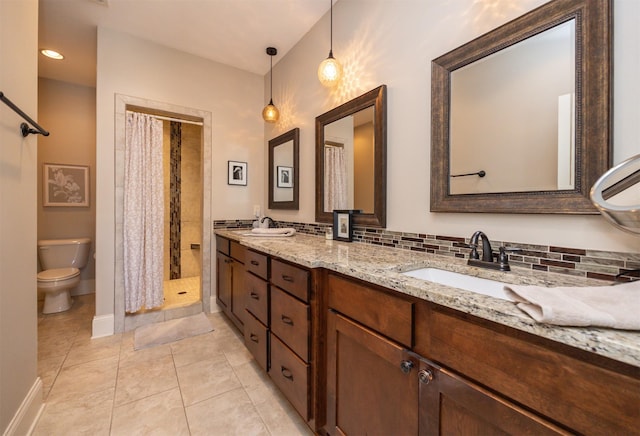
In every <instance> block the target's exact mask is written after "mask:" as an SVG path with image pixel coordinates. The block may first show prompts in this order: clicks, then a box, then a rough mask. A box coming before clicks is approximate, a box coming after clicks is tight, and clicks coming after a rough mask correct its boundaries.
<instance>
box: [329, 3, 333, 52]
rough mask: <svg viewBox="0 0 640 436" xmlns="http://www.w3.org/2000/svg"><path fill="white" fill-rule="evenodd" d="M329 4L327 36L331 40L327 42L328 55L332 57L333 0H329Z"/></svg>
mask: <svg viewBox="0 0 640 436" xmlns="http://www.w3.org/2000/svg"><path fill="white" fill-rule="evenodd" d="M329 3H330V5H331V6H330V8H329V11H330V12H329V17H330V20H329V23H330V25H329V35H330V38H331V40H330V41H329V55H330V56H333V0H329Z"/></svg>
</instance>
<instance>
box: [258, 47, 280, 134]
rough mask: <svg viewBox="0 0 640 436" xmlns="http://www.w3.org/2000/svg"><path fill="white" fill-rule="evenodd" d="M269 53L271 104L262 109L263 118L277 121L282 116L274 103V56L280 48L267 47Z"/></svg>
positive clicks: (268, 120) (271, 121)
mask: <svg viewBox="0 0 640 436" xmlns="http://www.w3.org/2000/svg"><path fill="white" fill-rule="evenodd" d="M267 54H268V55H269V56H270V57H271V69H270V70H269V79H270V82H271V83H270V87H269V104H268V105H266V106H265V107H264V109H262V118H263V119H264V120H265V121H266V122H267V123H275V122H276V121H278V118H280V111H279V110H278V108H277V107H275V105H274V104H273V57H274V56H275V55H277V54H278V50H277V49H276V48H275V47H267Z"/></svg>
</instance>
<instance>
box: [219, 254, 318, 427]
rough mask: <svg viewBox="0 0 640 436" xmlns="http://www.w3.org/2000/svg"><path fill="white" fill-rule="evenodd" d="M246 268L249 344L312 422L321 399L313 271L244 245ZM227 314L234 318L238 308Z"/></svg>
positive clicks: (224, 272)
mask: <svg viewBox="0 0 640 436" xmlns="http://www.w3.org/2000/svg"><path fill="white" fill-rule="evenodd" d="M231 244H234V242H233V241H231ZM218 254H219V256H220V259H221V260H220V261H219V264H220V262H222V263H223V265H222V266H221V267H220V266H219V268H218V284H219V292H218V295H219V296H220V295H222V297H223V298H222V299H220V297H219V300H220V301H221V302H222V304H223V308H224V307H225V306H224V304H225V303H226V301H225V299H226V300H227V301H228V300H229V299H230V297H229V296H228V294H229V292H227V291H225V288H224V285H225V284H227V282H228V281H229V280H230V279H229V277H228V274H229V272H228V269H225V265H226V263H224V262H225V261H226V258H227V257H228V256H226V257H225V256H224V253H220V252H219V253H218ZM244 268H245V275H244V277H243V286H244V290H243V295H244V299H243V304H244V306H243V311H244V315H243V321H244V322H243V327H244V328H243V333H244V338H245V345H246V347H247V348H248V349H249V351H250V352H251V353H252V354H253V356H254V357H255V359H256V362H257V363H258V364H259V365H260V366H261V367H262V368H263V369H264V370H265V371H267V372H268V374H269V376H270V377H271V379H272V380H273V382H274V383H275V384H276V386H278V388H279V389H280V390H281V391H282V393H283V394H284V395H285V397H287V399H288V400H289V401H290V402H291V404H292V405H293V407H294V408H295V409H296V411H297V412H298V413H299V414H300V416H302V417H303V418H304V419H305V421H308V422H310V424H309V425H310V426H312V427H313V425H314V424H312V422H314V420H315V417H316V415H317V413H316V412H315V408H316V406H317V402H316V401H315V400H314V397H313V392H315V389H314V387H313V386H314V372H313V370H314V369H315V366H314V365H313V361H314V356H315V351H312V349H313V341H312V325H313V317H312V306H311V305H312V301H313V298H314V292H313V289H312V273H311V271H309V270H307V269H305V268H302V267H300V266H297V265H293V264H290V263H288V262H284V261H281V260H279V259H273V258H271V257H270V256H268V255H266V254H264V253H261V252H258V251H255V250H252V249H247V250H245V253H244ZM221 290H222V292H220V291H221ZM227 304H228V303H227ZM225 313H227V314H228V315H229V316H230V318H231V319H232V320H233V317H232V316H231V315H232V314H233V311H231V312H229V311H227V310H225ZM230 313H231V315H230Z"/></svg>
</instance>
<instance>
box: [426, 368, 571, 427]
mask: <svg viewBox="0 0 640 436" xmlns="http://www.w3.org/2000/svg"><path fill="white" fill-rule="evenodd" d="M418 379H419V380H420V382H419V384H420V434H421V435H470V436H473V435H477V436H484V435H525V434H528V435H558V434H568V432H566V431H564V430H562V429H560V428H558V427H556V426H554V425H552V424H550V423H549V422H547V421H545V420H543V419H542V418H540V417H538V416H536V415H534V414H532V413H530V412H528V411H526V410H524V409H522V408H520V407H518V406H516V405H514V404H512V403H510V402H508V401H506V400H504V399H502V398H500V397H498V396H496V395H495V394H493V393H491V392H489V391H487V390H485V389H483V388H481V387H480V386H477V385H475V384H473V383H471V382H469V381H468V380H465V379H463V378H461V377H459V376H458V375H456V374H454V373H452V372H450V371H448V370H446V369H443V368H438V367H437V366H436V365H434V364H432V363H431V362H427V361H421V362H420V370H419V371H418Z"/></svg>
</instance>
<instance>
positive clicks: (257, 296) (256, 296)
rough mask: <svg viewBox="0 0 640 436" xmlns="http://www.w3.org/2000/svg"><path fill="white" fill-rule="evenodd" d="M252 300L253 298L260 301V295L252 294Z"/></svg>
mask: <svg viewBox="0 0 640 436" xmlns="http://www.w3.org/2000/svg"><path fill="white" fill-rule="evenodd" d="M250 295H251V298H253V299H254V300H259V299H260V295H258V294H256V293H255V292H251V294H250Z"/></svg>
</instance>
